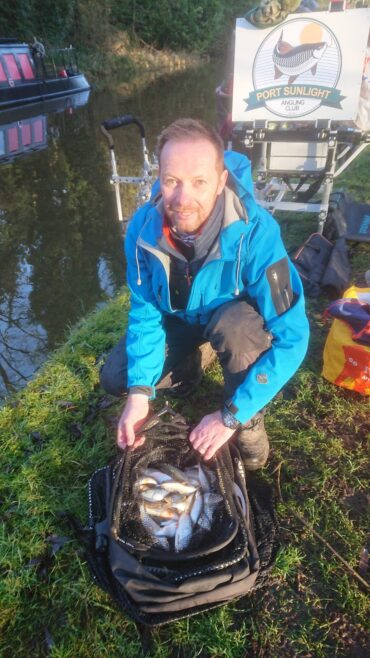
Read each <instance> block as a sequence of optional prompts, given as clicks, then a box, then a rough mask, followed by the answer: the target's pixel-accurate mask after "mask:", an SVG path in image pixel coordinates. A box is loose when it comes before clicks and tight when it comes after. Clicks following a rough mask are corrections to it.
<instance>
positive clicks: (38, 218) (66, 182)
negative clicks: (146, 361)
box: [0, 65, 218, 396]
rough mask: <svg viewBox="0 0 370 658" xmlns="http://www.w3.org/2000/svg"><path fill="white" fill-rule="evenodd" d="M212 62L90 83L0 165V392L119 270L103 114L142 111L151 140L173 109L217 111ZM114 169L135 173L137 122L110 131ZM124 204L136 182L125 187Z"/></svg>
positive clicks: (109, 288) (210, 115)
mask: <svg viewBox="0 0 370 658" xmlns="http://www.w3.org/2000/svg"><path fill="white" fill-rule="evenodd" d="M217 82H218V72H217V68H216V67H211V66H209V65H208V66H205V67H203V68H201V69H198V70H196V71H190V72H186V73H179V74H176V75H171V76H169V75H167V76H163V77H162V78H160V79H158V80H157V81H155V82H151V83H149V84H148V85H147V86H146V87H144V86H139V85H138V87H137V89H136V91H135V90H134V93H133V94H132V95H131V96H130V97H127V95H124V94H121V93H120V90H118V91H117V92H105V93H101V94H95V93H93V94H92V95H91V98H90V102H89V104H88V105H87V106H86V107H83V108H81V109H80V110H79V111H77V112H73V113H72V114H71V113H63V114H60V115H50V116H49V117H48V120H49V131H48V148H47V149H45V150H43V151H39V152H37V153H33V154H32V155H29V156H28V157H27V158H23V159H16V160H14V162H13V163H12V164H8V165H5V166H2V167H1V169H0V343H1V344H0V350H1V351H0V395H2V396H4V395H5V394H6V391H9V390H12V388H19V387H20V386H22V385H23V384H24V382H25V381H27V380H28V379H29V378H30V377H31V376H32V374H33V373H34V372H35V370H36V369H37V368H38V367H39V366H40V365H41V363H42V362H43V361H44V360H45V358H46V356H47V354H48V352H49V351H50V350H52V349H53V348H54V347H55V346H56V345H58V344H60V343H61V342H62V341H63V339H64V337H65V332H66V328H68V327H69V326H71V325H73V324H74V323H75V322H76V321H77V319H79V318H80V317H81V316H83V315H84V314H85V313H86V312H88V311H89V310H90V309H92V308H94V307H95V306H96V304H97V303H98V302H100V301H101V300H102V299H104V298H105V297H106V296H111V295H113V294H114V293H115V292H116V290H117V288H118V287H119V286H121V285H122V283H123V278H124V269H123V262H122V261H123V258H122V241H121V237H120V228H119V225H118V222H117V219H116V208H115V198H114V192H113V190H112V187H111V186H110V184H109V178H110V173H111V172H110V162H109V153H108V149H107V145H106V142H105V139H104V137H103V135H102V134H101V132H100V128H99V126H100V123H101V121H102V120H104V119H107V118H111V117H113V116H119V115H122V114H133V115H135V116H137V117H139V118H140V119H141V120H142V121H143V123H144V125H145V127H146V132H147V143H148V147H149V149H150V150H153V148H154V145H155V139H156V136H157V134H158V133H159V132H160V130H161V129H162V128H163V127H164V126H165V125H167V124H168V123H169V122H170V121H172V120H174V119H175V118H178V117H179V116H194V117H201V118H204V119H206V120H209V121H210V122H214V121H215V110H214V96H213V91H214V88H215V86H216V83H217ZM114 137H115V144H116V154H117V158H118V167H119V173H120V174H123V175H124V174H128V175H137V174H138V173H139V172H140V168H141V166H142V161H141V144H140V139H139V136H138V132H137V130H135V127H134V126H131V127H128V128H127V129H126V128H123V129H118V130H117V131H116V132H115V134H114ZM121 196H122V201H123V207H124V213H126V215H128V214H130V213H131V212H132V210H133V203H134V198H135V190H128V189H125V190H124V192H123V193H122V195H121Z"/></svg>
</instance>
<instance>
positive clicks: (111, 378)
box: [100, 336, 127, 397]
mask: <svg viewBox="0 0 370 658" xmlns="http://www.w3.org/2000/svg"><path fill="white" fill-rule="evenodd" d="M100 386H101V387H102V388H103V389H104V391H106V393H109V394H110V395H115V396H116V397H120V396H121V395H123V394H124V393H126V392H127V356H126V337H125V336H124V337H123V338H121V339H120V340H119V341H118V343H117V345H116V346H115V347H114V348H113V349H112V351H111V352H110V353H109V354H108V356H107V359H106V361H105V363H104V365H103V366H102V367H101V369H100Z"/></svg>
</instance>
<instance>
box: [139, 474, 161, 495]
mask: <svg viewBox="0 0 370 658" xmlns="http://www.w3.org/2000/svg"><path fill="white" fill-rule="evenodd" d="M157 484H158V483H157V481H156V480H155V479H154V478H152V477H148V476H143V477H141V478H139V479H138V480H136V482H135V484H134V489H136V490H139V491H140V490H143V489H145V488H149V487H152V486H157Z"/></svg>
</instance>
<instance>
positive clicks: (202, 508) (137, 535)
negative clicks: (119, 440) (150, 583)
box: [112, 415, 248, 581]
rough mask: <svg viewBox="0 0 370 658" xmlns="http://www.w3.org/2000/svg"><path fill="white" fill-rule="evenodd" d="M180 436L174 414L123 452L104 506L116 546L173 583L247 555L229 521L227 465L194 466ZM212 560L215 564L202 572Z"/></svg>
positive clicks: (184, 429)
mask: <svg viewBox="0 0 370 658" xmlns="http://www.w3.org/2000/svg"><path fill="white" fill-rule="evenodd" d="M188 432H189V428H188V426H187V425H186V423H185V421H184V419H183V418H182V417H181V416H179V415H175V416H174V417H173V418H172V419H171V420H170V421H160V422H158V423H156V424H155V425H154V426H153V427H149V428H147V429H146V430H145V436H146V440H145V443H144V444H143V446H141V447H140V448H137V449H135V450H131V451H126V454H125V459H124V460H123V462H122V463H121V467H120V469H119V472H118V473H117V478H116V481H115V487H114V489H115V491H114V496H113V501H114V502H113V506H112V510H113V524H114V528H115V536H116V539H118V540H119V541H120V542H122V544H124V545H126V546H127V547H131V548H132V547H134V548H135V550H136V551H139V552H141V554H142V560H143V564H145V565H146V566H147V567H148V569H149V570H151V571H152V572H153V573H156V575H160V574H161V573H164V574H165V575H166V578H167V579H170V580H172V579H173V580H174V581H178V580H179V579H182V578H187V577H189V574H192V573H195V572H197V571H199V569H201V570H202V572H204V571H207V570H213V571H214V570H216V569H217V568H221V567H222V565H223V564H224V563H225V561H226V560H227V562H230V560H233V559H240V558H241V557H243V556H245V555H246V554H247V552H248V539H247V535H246V532H245V531H244V529H243V525H242V524H240V523H238V522H237V520H236V518H237V517H238V510H237V508H236V505H235V500H234V499H235V491H234V483H233V479H232V478H231V473H232V463H231V462H230V463H228V462H227V460H224V461H221V460H219V459H213V460H210V461H209V462H207V463H206V464H205V463H204V462H201V460H200V459H199V456H198V453H196V452H195V451H194V450H193V448H192V447H191V445H190V443H189V442H188V440H187V435H188ZM227 454H228V453H227ZM239 492H240V488H239ZM231 542H232V544H233V554H232V555H231V554H230V543H231ZM212 553H217V559H216V561H213V562H212V566H210V556H211V555H212ZM190 561H191V565H189V562H190ZM172 563H173V564H172Z"/></svg>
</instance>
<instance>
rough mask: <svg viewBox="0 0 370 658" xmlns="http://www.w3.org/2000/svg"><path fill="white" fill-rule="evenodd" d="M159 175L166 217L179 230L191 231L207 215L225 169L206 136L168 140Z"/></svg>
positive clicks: (212, 206)
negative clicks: (204, 137)
mask: <svg viewBox="0 0 370 658" xmlns="http://www.w3.org/2000/svg"><path fill="white" fill-rule="evenodd" d="M159 177H160V183H161V191H162V196H163V202H164V208H165V213H166V216H167V217H168V219H169V220H170V222H171V223H172V225H173V226H174V227H175V228H176V229H178V230H179V231H181V232H182V233H193V232H194V231H197V229H199V227H200V226H201V225H202V224H203V223H204V222H205V221H206V220H207V219H208V217H209V216H210V214H211V212H212V210H213V208H214V205H215V203H216V200H217V197H218V195H219V194H221V192H222V190H223V189H224V187H225V183H226V179H227V171H226V169H224V170H222V168H221V167H220V165H219V163H218V161H217V153H216V149H215V147H214V146H213V144H211V142H209V141H208V140H207V139H203V138H200V139H186V140H179V141H178V140H170V141H169V142H167V143H166V144H165V145H164V147H163V149H162V152H161V156H160V166H159Z"/></svg>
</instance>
